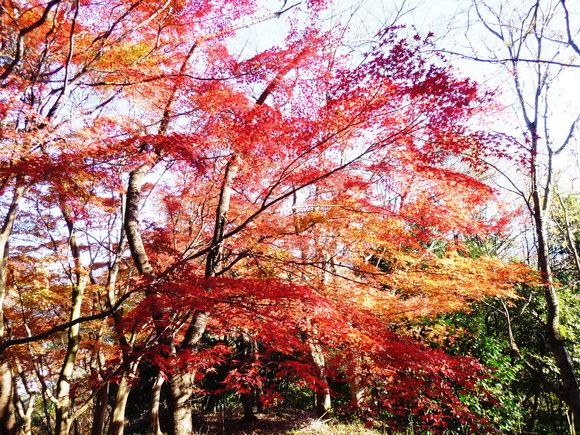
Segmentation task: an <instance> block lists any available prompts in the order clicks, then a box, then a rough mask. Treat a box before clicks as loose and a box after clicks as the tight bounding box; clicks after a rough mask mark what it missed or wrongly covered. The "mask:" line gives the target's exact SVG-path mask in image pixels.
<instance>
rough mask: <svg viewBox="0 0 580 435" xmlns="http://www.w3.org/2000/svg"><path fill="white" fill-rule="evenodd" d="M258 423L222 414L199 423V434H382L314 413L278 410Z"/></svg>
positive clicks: (264, 416)
mask: <svg viewBox="0 0 580 435" xmlns="http://www.w3.org/2000/svg"><path fill="white" fill-rule="evenodd" d="M256 416H257V417H258V419H257V420H256V421H243V420H242V419H241V415H231V416H226V415H225V414H223V413H215V414H211V415H205V416H204V419H203V420H199V421H197V422H196V431H197V432H196V434H198V435H202V434H207V435H269V434H292V435H318V434H321V435H322V434H325V435H350V434H364V435H375V434H380V433H382V432H380V431H377V430H371V429H367V428H365V426H364V424H362V423H346V422H341V421H339V420H336V419H333V418H324V417H323V418H318V417H316V415H315V414H314V413H313V412H306V411H298V410H294V409H290V408H288V409H286V408H279V409H276V410H273V411H271V412H268V413H267V414H266V413H264V414H257V415H256Z"/></svg>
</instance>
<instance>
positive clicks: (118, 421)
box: [109, 363, 136, 435]
mask: <svg viewBox="0 0 580 435" xmlns="http://www.w3.org/2000/svg"><path fill="white" fill-rule="evenodd" d="M134 364H135V363H134ZM135 366H136V364H135ZM131 368H132V369H133V368H136V367H131ZM130 376H131V375H130V374H129V373H126V374H125V375H123V377H122V378H121V381H120V382H119V388H118V389H117V395H116V396H115V405H114V406H113V411H112V417H111V425H110V427H109V435H123V431H124V430H125V408H126V407H127V400H128V399H129V393H130V392H131V383H130V382H129V381H130V379H129V377H130Z"/></svg>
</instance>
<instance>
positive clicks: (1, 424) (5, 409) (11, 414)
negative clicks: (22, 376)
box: [0, 355, 17, 435]
mask: <svg viewBox="0 0 580 435" xmlns="http://www.w3.org/2000/svg"><path fill="white" fill-rule="evenodd" d="M12 377H13V376H12V369H11V368H10V365H9V364H8V361H6V359H5V358H4V356H2V355H0V434H6V435H15V434H16V430H17V427H16V409H15V407H14V384H13V382H12Z"/></svg>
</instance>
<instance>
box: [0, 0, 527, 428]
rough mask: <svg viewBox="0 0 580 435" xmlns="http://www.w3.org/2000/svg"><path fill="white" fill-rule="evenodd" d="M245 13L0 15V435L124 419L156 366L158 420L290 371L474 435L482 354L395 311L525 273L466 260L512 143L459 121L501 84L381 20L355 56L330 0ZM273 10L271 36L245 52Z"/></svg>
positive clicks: (443, 305) (407, 312) (501, 292)
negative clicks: (462, 353) (501, 157)
mask: <svg viewBox="0 0 580 435" xmlns="http://www.w3.org/2000/svg"><path fill="white" fill-rule="evenodd" d="M259 3H260V2H255V1H252V0H235V1H234V0H231V1H225V2H207V1H193V0H167V1H165V2H151V1H142V0H137V1H136V2H134V3H128V2H114V1H107V2H86V1H83V0H81V1H78V0H77V1H57V0H53V1H50V2H19V1H14V2H9V3H6V5H5V6H4V7H3V9H2V13H1V16H0V19H1V22H2V28H1V30H0V32H1V35H2V46H1V48H0V73H1V74H2V76H1V77H2V83H1V88H0V92H1V97H0V98H1V99H0V105H1V108H2V110H1V113H0V140H1V143H2V146H1V148H0V155H1V162H0V189H1V190H0V193H1V194H2V196H1V201H2V202H1V207H2V210H3V214H2V218H3V219H4V229H3V232H2V238H1V239H0V241H1V242H2V249H3V252H4V254H5V257H6V260H3V263H2V271H1V272H2V276H3V278H2V280H1V282H0V284H1V289H0V290H1V295H2V300H1V302H2V303H3V305H2V310H3V311H2V313H3V316H4V328H3V336H2V339H3V345H2V351H3V356H2V358H3V359H2V362H3V365H2V366H1V367H2V370H4V372H3V373H4V374H5V375H6V376H8V377H9V379H10V380H9V384H12V383H13V384H14V385H16V390H17V391H18V394H15V393H14V391H15V390H10V388H8V387H5V388H4V389H0V391H1V392H2V394H3V397H8V399H7V400H6V401H4V402H2V403H0V405H2V407H3V409H2V410H0V413H3V414H2V415H4V416H5V419H4V420H3V425H4V426H2V427H3V431H2V433H4V431H6V433H13V431H14V430H15V429H14V427H15V426H14V425H12V426H11V423H10V421H11V420H12V421H18V422H19V423H18V424H25V423H27V424H31V423H32V417H31V416H33V415H40V418H39V419H38V418H37V419H36V420H35V421H43V423H38V424H42V425H45V426H44V427H45V429H46V430H55V432H58V433H68V431H69V430H70V427H71V425H72V424H73V421H77V422H80V426H81V427H86V428H90V427H91V426H93V427H94V426H95V425H96V424H97V422H98V417H97V416H98V415H100V414H99V412H100V411H103V409H104V410H105V411H106V412H109V411H107V405H109V408H108V409H109V410H111V409H114V410H115V412H119V413H120V415H121V417H122V416H123V413H124V411H125V408H124V407H125V405H124V404H123V400H125V403H126V400H127V397H128V395H129V394H130V393H129V391H130V389H131V386H132V385H135V383H138V382H141V381H143V379H142V378H140V375H139V373H140V370H141V369H142V368H144V367H148V368H149V369H151V368H153V369H154V371H155V372H156V373H157V375H158V376H159V379H164V380H165V382H166V383H167V384H168V385H170V388H169V389H167V390H163V394H165V395H167V396H168V397H169V399H168V400H169V402H170V403H171V406H170V410H169V411H168V412H169V413H172V414H173V417H166V421H168V422H169V423H164V425H165V424H166V425H167V427H166V428H165V427H164V428H163V429H164V430H168V431H169V432H170V433H187V430H188V427H190V426H188V425H190V424H191V422H190V421H189V422H187V421H186V420H187V419H189V420H191V412H192V409H193V404H194V402H195V400H201V398H202V397H204V396H207V395H211V394H219V393H223V392H225V391H235V392H237V393H238V394H239V395H240V397H242V398H243V397H247V396H250V395H251V396H257V397H256V398H257V400H258V401H260V402H261V403H262V404H263V405H269V404H273V403H279V402H281V401H282V400H283V399H284V397H283V394H282V393H283V391H277V385H279V383H280V380H281V379H285V380H287V381H288V382H291V383H294V384H295V385H297V386H300V387H305V388H311V389H312V390H313V391H314V392H315V393H316V395H317V396H320V397H319V399H318V400H322V396H324V395H329V394H330V395H334V392H333V391H331V390H332V388H331V386H332V385H335V384H337V383H342V384H343V385H350V387H349V388H350V390H351V394H352V395H353V399H352V400H351V401H350V403H349V404H348V409H350V410H353V411H355V410H358V412H360V413H361V415H363V416H364V417H365V418H368V419H369V421H371V422H372V421H380V420H383V421H388V422H389V423H391V424H393V425H394V426H396V427H398V428H401V427H404V425H405V422H406V418H407V416H408V415H409V414H416V415H417V416H418V418H419V421H420V422H421V425H422V426H423V427H426V428H430V429H431V430H438V429H443V428H445V427H447V426H448V425H450V424H460V423H464V424H466V425H468V426H469V425H471V426H470V427H472V428H474V429H473V430H478V431H479V430H484V429H485V426H486V422H485V421H484V420H482V419H480V418H479V417H478V416H477V415H476V413H474V411H473V410H470V409H469V408H468V407H467V406H466V405H465V404H464V402H463V401H462V397H463V396H464V395H466V394H474V395H477V396H478V397H480V398H481V400H483V401H487V402H489V403H491V401H493V398H491V397H489V396H488V395H487V393H486V392H485V391H483V390H482V389H481V388H480V387H479V386H478V379H480V378H481V377H482V376H487V375H486V373H485V370H484V368H483V367H481V366H480V365H479V364H478V363H477V362H476V361H474V360H471V359H468V358H463V357H451V356H448V355H446V354H445V353H444V352H443V351H442V350H440V349H433V348H429V347H427V346H425V345H424V344H422V343H420V342H419V341H417V340H414V339H411V338H409V337H407V336H405V325H406V324H407V323H408V322H409V321H410V320H413V319H417V318H421V317H433V316H437V315H438V314H441V313H446V312H452V311H456V310H463V309H466V308H467V307H468V304H469V303H470V302H472V301H476V300H481V299H482V298H486V297H495V296H505V297H512V296H514V293H513V287H514V285H515V284H517V283H518V282H524V281H530V280H532V279H533V278H532V277H530V276H529V275H528V271H527V270H526V269H525V268H523V267H520V266H518V265H506V264H503V263H501V262H500V261H499V260H496V259H492V258H486V257H482V258H472V257H470V256H469V255H468V254H467V252H468V249H467V248H466V241H467V240H468V239H471V238H474V237H477V238H480V239H485V238H486V237H487V236H489V235H490V234H500V233H501V231H502V230H503V226H504V225H505V223H506V216H505V215H502V214H501V210H502V207H501V204H499V203H498V202H497V201H496V196H495V192H493V190H492V189H490V188H489V187H488V186H486V185H485V184H484V183H482V182H481V181H478V179H477V174H478V173H479V172H478V171H483V170H485V167H483V166H482V164H481V161H482V160H481V158H482V157H483V156H490V155H498V154H500V152H499V151H498V150H499V149H502V148H501V146H500V145H503V144H500V143H499V142H500V141H501V138H497V137H494V136H492V135H488V134H486V133H484V132H481V131H477V130H474V129H472V128H470V127H469V125H473V124H474V123H473V122H472V121H473V120H474V119H475V118H477V117H480V116H484V115H485V105H486V102H487V101H488V99H489V96H488V95H486V94H484V93H481V92H480V91H478V89H477V86H476V84H475V83H473V82H471V81H469V80H466V79H462V78H457V77H455V76H454V75H453V72H452V71H450V70H449V69H448V68H447V67H446V66H445V65H444V63H443V62H442V61H441V60H436V59H435V60H434V59H429V58H427V57H426V56H425V55H424V54H423V48H424V47H425V46H426V45H427V44H428V43H429V42H428V40H424V39H422V38H420V37H417V38H415V39H411V40H406V39H401V37H399V36H398V31H397V29H396V28H388V29H384V30H382V31H381V32H380V33H379V34H378V35H377V38H376V40H375V41H373V42H372V43H371V42H369V43H368V45H367V46H365V47H364V49H363V50H362V51H360V52H357V53H352V52H349V51H347V50H346V49H345V45H344V44H343V42H344V41H343V40H342V39H341V36H340V35H341V34H342V33H341V29H340V28H336V29H333V30H326V29H325V28H324V26H323V25H322V23H323V21H320V20H319V19H318V18H319V14H321V13H324V12H323V11H324V7H325V4H324V3H325V2H323V1H317V2H314V1H311V2H308V3H305V4H301V5H298V6H293V7H289V8H287V9H288V10H285V9H284V8H282V9H281V10H276V11H274V12H272V11H267V10H263V8H262V6H261V5H260V4H259ZM272 20H277V21H275V22H274V26H275V25H277V24H276V23H278V22H280V23H284V26H285V27H286V26H287V29H288V34H287V36H286V38H285V39H284V40H281V41H280V42H279V44H276V45H272V46H269V45H267V44H266V45H264V44H265V42H267V41H261V42H260V46H259V47H258V49H257V50H256V51H255V52H252V51H251V50H249V49H245V48H243V47H241V46H242V45H243V44H242V41H243V40H244V37H246V36H244V35H245V34H244V33H243V32H244V30H243V29H245V28H247V27H248V26H254V27H255V28H256V29H257V31H267V29H265V28H263V27H261V26H265V25H267V23H271V22H272ZM492 210H494V213H492V212H491V211H492ZM8 242H9V243H8ZM8 247H10V249H8ZM75 328H76V329H75ZM240 349H241V350H240ZM240 355H242V356H240ZM66 367H69V368H70V372H66V370H68V369H67V368H66ZM224 367H227V368H228V369H227V373H225V375H224V377H223V379H222V380H220V382H221V387H220V388H217V389H213V391H210V389H209V388H207V385H206V386H204V385H205V384H206V382H205V380H206V379H207V378H208V377H210V376H212V373H215V372H216V371H218V370H222V371H223V368H224ZM66 373H68V374H66ZM65 374H66V375H65ZM115 385H119V387H115ZM121 385H123V388H126V389H127V390H126V396H125V397H122V394H121V391H122V388H121ZM109 388H111V391H113V390H115V388H116V390H115V391H117V393H116V395H114V394H110V395H108V393H105V402H104V404H103V402H102V401H100V399H99V397H101V396H99V392H100V391H104V390H105V389H106V391H109ZM24 392H25V393H24ZM337 394H338V393H337ZM185 396H187V400H184V401H181V399H180V398H181V397H185ZM337 397H338V396H337ZM39 398H42V399H43V400H45V401H46V400H53V401H54V403H55V404H56V407H57V411H56V414H54V415H49V414H50V413H49V414H47V415H44V411H43V410H42V409H41V407H39V405H38V403H40V402H37V400H38V399H39ZM29 399H30V400H29ZM343 402H344V400H343ZM319 405H320V403H319ZM26 406H29V407H31V408H30V409H31V411H30V414H27V413H26V409H25V407H26ZM156 406H157V410H158V406H159V404H157V405H155V404H152V405H151V409H152V410H155V407H156ZM103 407H104V408H103ZM105 411H103V412H105ZM47 412H48V411H47ZM110 412H113V411H110ZM152 415H153V414H152ZM176 416H181V417H179V418H177V417H176ZM183 416H185V417H183ZM188 416H189V417H188ZM3 418H4V417H3ZM107 421H111V427H110V429H109V431H110V432H109V433H121V432H122V431H123V424H124V423H123V421H124V419H123V418H121V419H120V420H116V419H115V417H113V418H110V419H109V420H107ZM152 421H154V419H153V417H152ZM100 424H101V427H103V426H102V425H104V423H100ZM46 426H51V427H50V428H46ZM77 427H78V426H77ZM87 430H88V429H87ZM152 430H155V427H153V429H152Z"/></svg>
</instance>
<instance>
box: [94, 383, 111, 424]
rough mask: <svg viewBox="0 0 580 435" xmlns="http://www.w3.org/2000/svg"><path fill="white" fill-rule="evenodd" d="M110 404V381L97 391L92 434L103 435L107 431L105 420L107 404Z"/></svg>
mask: <svg viewBox="0 0 580 435" xmlns="http://www.w3.org/2000/svg"><path fill="white" fill-rule="evenodd" d="M108 404H109V383H108V382H107V383H105V385H103V386H102V387H101V388H100V389H99V392H98V393H97V400H96V403H95V411H94V414H93V426H92V427H91V435H103V434H104V433H105V421H106V418H107V406H108Z"/></svg>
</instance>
